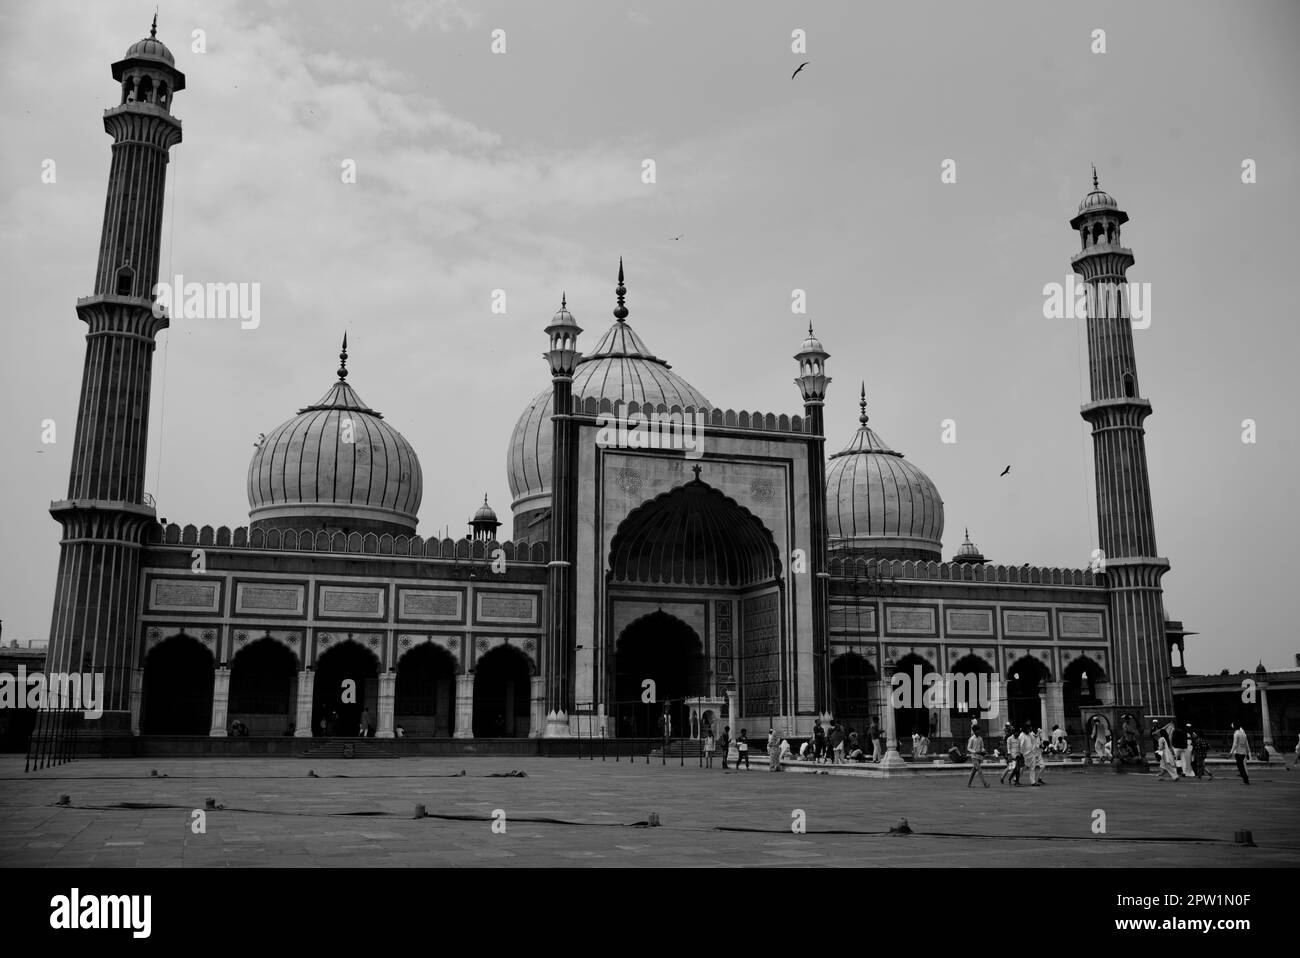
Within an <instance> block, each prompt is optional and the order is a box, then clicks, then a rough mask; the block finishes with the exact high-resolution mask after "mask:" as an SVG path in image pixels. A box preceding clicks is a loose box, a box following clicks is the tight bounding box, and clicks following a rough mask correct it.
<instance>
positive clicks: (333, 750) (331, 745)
mask: <svg viewBox="0 0 1300 958" xmlns="http://www.w3.org/2000/svg"><path fill="white" fill-rule="evenodd" d="M299 757H300V758H401V756H400V755H398V754H397V753H396V752H394V751H393V750H392V749H389V748H386V747H384V746H383V745H380V744H379V743H378V742H377V741H376V740H375V739H372V738H324V739H318V740H317V741H316V743H315V744H313V745H312V746H311V747H310V748H308V749H307V750H306V751H303V752H300V753H299Z"/></svg>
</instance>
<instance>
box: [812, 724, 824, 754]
mask: <svg viewBox="0 0 1300 958" xmlns="http://www.w3.org/2000/svg"><path fill="white" fill-rule="evenodd" d="M825 753H826V729H824V728H822V720H821V719H813V761H814V762H820V761H821V760H822V756H823V755H824V754H825Z"/></svg>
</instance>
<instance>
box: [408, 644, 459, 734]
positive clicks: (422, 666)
mask: <svg viewBox="0 0 1300 958" xmlns="http://www.w3.org/2000/svg"><path fill="white" fill-rule="evenodd" d="M393 693H394V704H393V724H394V726H395V727H398V728H401V729H402V734H403V735H404V736H407V737H414V738H420V737H425V738H432V737H435V736H444V737H445V736H449V735H451V734H452V733H453V732H455V731H456V727H455V726H456V708H455V705H456V659H455V658H454V657H453V656H452V654H451V653H450V652H449V651H447V650H446V649H444V648H443V647H442V646H440V645H436V644H434V643H432V642H426V643H424V644H423V645H418V646H416V647H415V648H413V649H410V650H409V651H408V652H406V653H405V654H404V655H403V656H402V657H401V658H400V659H398V660H397V679H396V682H395V684H394V689H393Z"/></svg>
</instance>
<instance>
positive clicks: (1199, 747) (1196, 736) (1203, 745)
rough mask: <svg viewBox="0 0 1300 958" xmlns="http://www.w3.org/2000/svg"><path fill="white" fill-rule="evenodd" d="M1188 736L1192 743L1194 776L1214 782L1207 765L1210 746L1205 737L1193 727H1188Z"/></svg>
mask: <svg viewBox="0 0 1300 958" xmlns="http://www.w3.org/2000/svg"><path fill="white" fill-rule="evenodd" d="M1187 732H1188V736H1189V738H1190V739H1191V743H1192V746H1191V748H1192V774H1193V775H1195V776H1196V777H1197V778H1208V779H1209V780H1210V781H1214V775H1213V773H1211V772H1210V767H1209V766H1208V765H1207V764H1206V763H1205V759H1206V757H1207V756H1208V755H1209V752H1210V746H1209V743H1207V742H1206V741H1205V736H1204V735H1202V734H1201V733H1200V732H1198V731H1196V729H1194V728H1193V727H1192V726H1190V725H1189V726H1187Z"/></svg>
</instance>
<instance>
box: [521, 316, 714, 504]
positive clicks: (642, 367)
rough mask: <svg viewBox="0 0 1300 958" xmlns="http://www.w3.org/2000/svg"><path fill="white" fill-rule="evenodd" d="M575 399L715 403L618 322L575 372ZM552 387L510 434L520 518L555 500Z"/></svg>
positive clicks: (697, 406) (706, 405) (707, 406)
mask: <svg viewBox="0 0 1300 958" xmlns="http://www.w3.org/2000/svg"><path fill="white" fill-rule="evenodd" d="M573 396H574V399H575V400H577V399H588V398H594V399H598V400H599V399H608V400H609V401H610V402H615V401H618V400H622V401H623V402H624V403H629V402H636V403H642V404H644V403H650V404H652V405H658V404H660V403H662V404H663V405H665V406H680V407H681V408H683V409H685V408H686V407H687V406H690V407H693V408H695V409H712V408H713V406H712V404H711V403H710V402H709V401H708V400H707V399H705V398H704V396H703V395H701V394H700V392H699V391H698V390H697V389H696V388H695V387H694V386H692V385H691V384H690V383H688V382H686V380H684V379H682V378H681V377H680V376H678V375H677V374H676V373H674V372H672V370H671V367H670V366H669V365H668V363H666V362H664V361H663V360H662V359H659V358H658V357H657V356H655V355H654V354H653V353H651V352H650V350H649V349H648V348H647V347H646V345H645V343H644V342H642V341H641V337H640V336H638V335H637V334H636V333H635V332H634V331H633V329H632V327H631V326H629V325H628V324H627V323H626V322H624V321H623V320H619V321H618V322H615V323H614V325H613V326H611V327H610V328H609V329H608V330H606V332H605V335H604V336H602V337H601V338H600V341H599V342H597V343H596V345H595V347H594V348H593V349H592V350H591V352H589V353H587V354H586V355H585V356H583V358H582V359H580V360H579V361H578V365H577V369H576V370H575V371H574V373H573ZM553 408H554V394H553V392H552V389H551V387H550V386H549V385H548V386H547V387H546V388H545V389H544V390H542V391H541V392H539V393H538V394H537V395H536V396H534V397H533V399H532V402H530V403H529V404H528V408H527V409H525V410H524V413H523V415H522V416H520V417H519V421H518V422H517V423H515V429H514V432H513V433H512V434H511V436H510V449H509V451H508V453H507V455H506V471H507V476H508V478H509V481H510V494H511V496H512V498H513V500H514V501H513V503H512V509H513V511H514V514H515V515H516V516H518V515H522V514H523V513H525V512H529V511H531V510H534V509H539V508H543V507H546V506H549V505H550V502H551V438H552V435H551V413H552V411H553Z"/></svg>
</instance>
